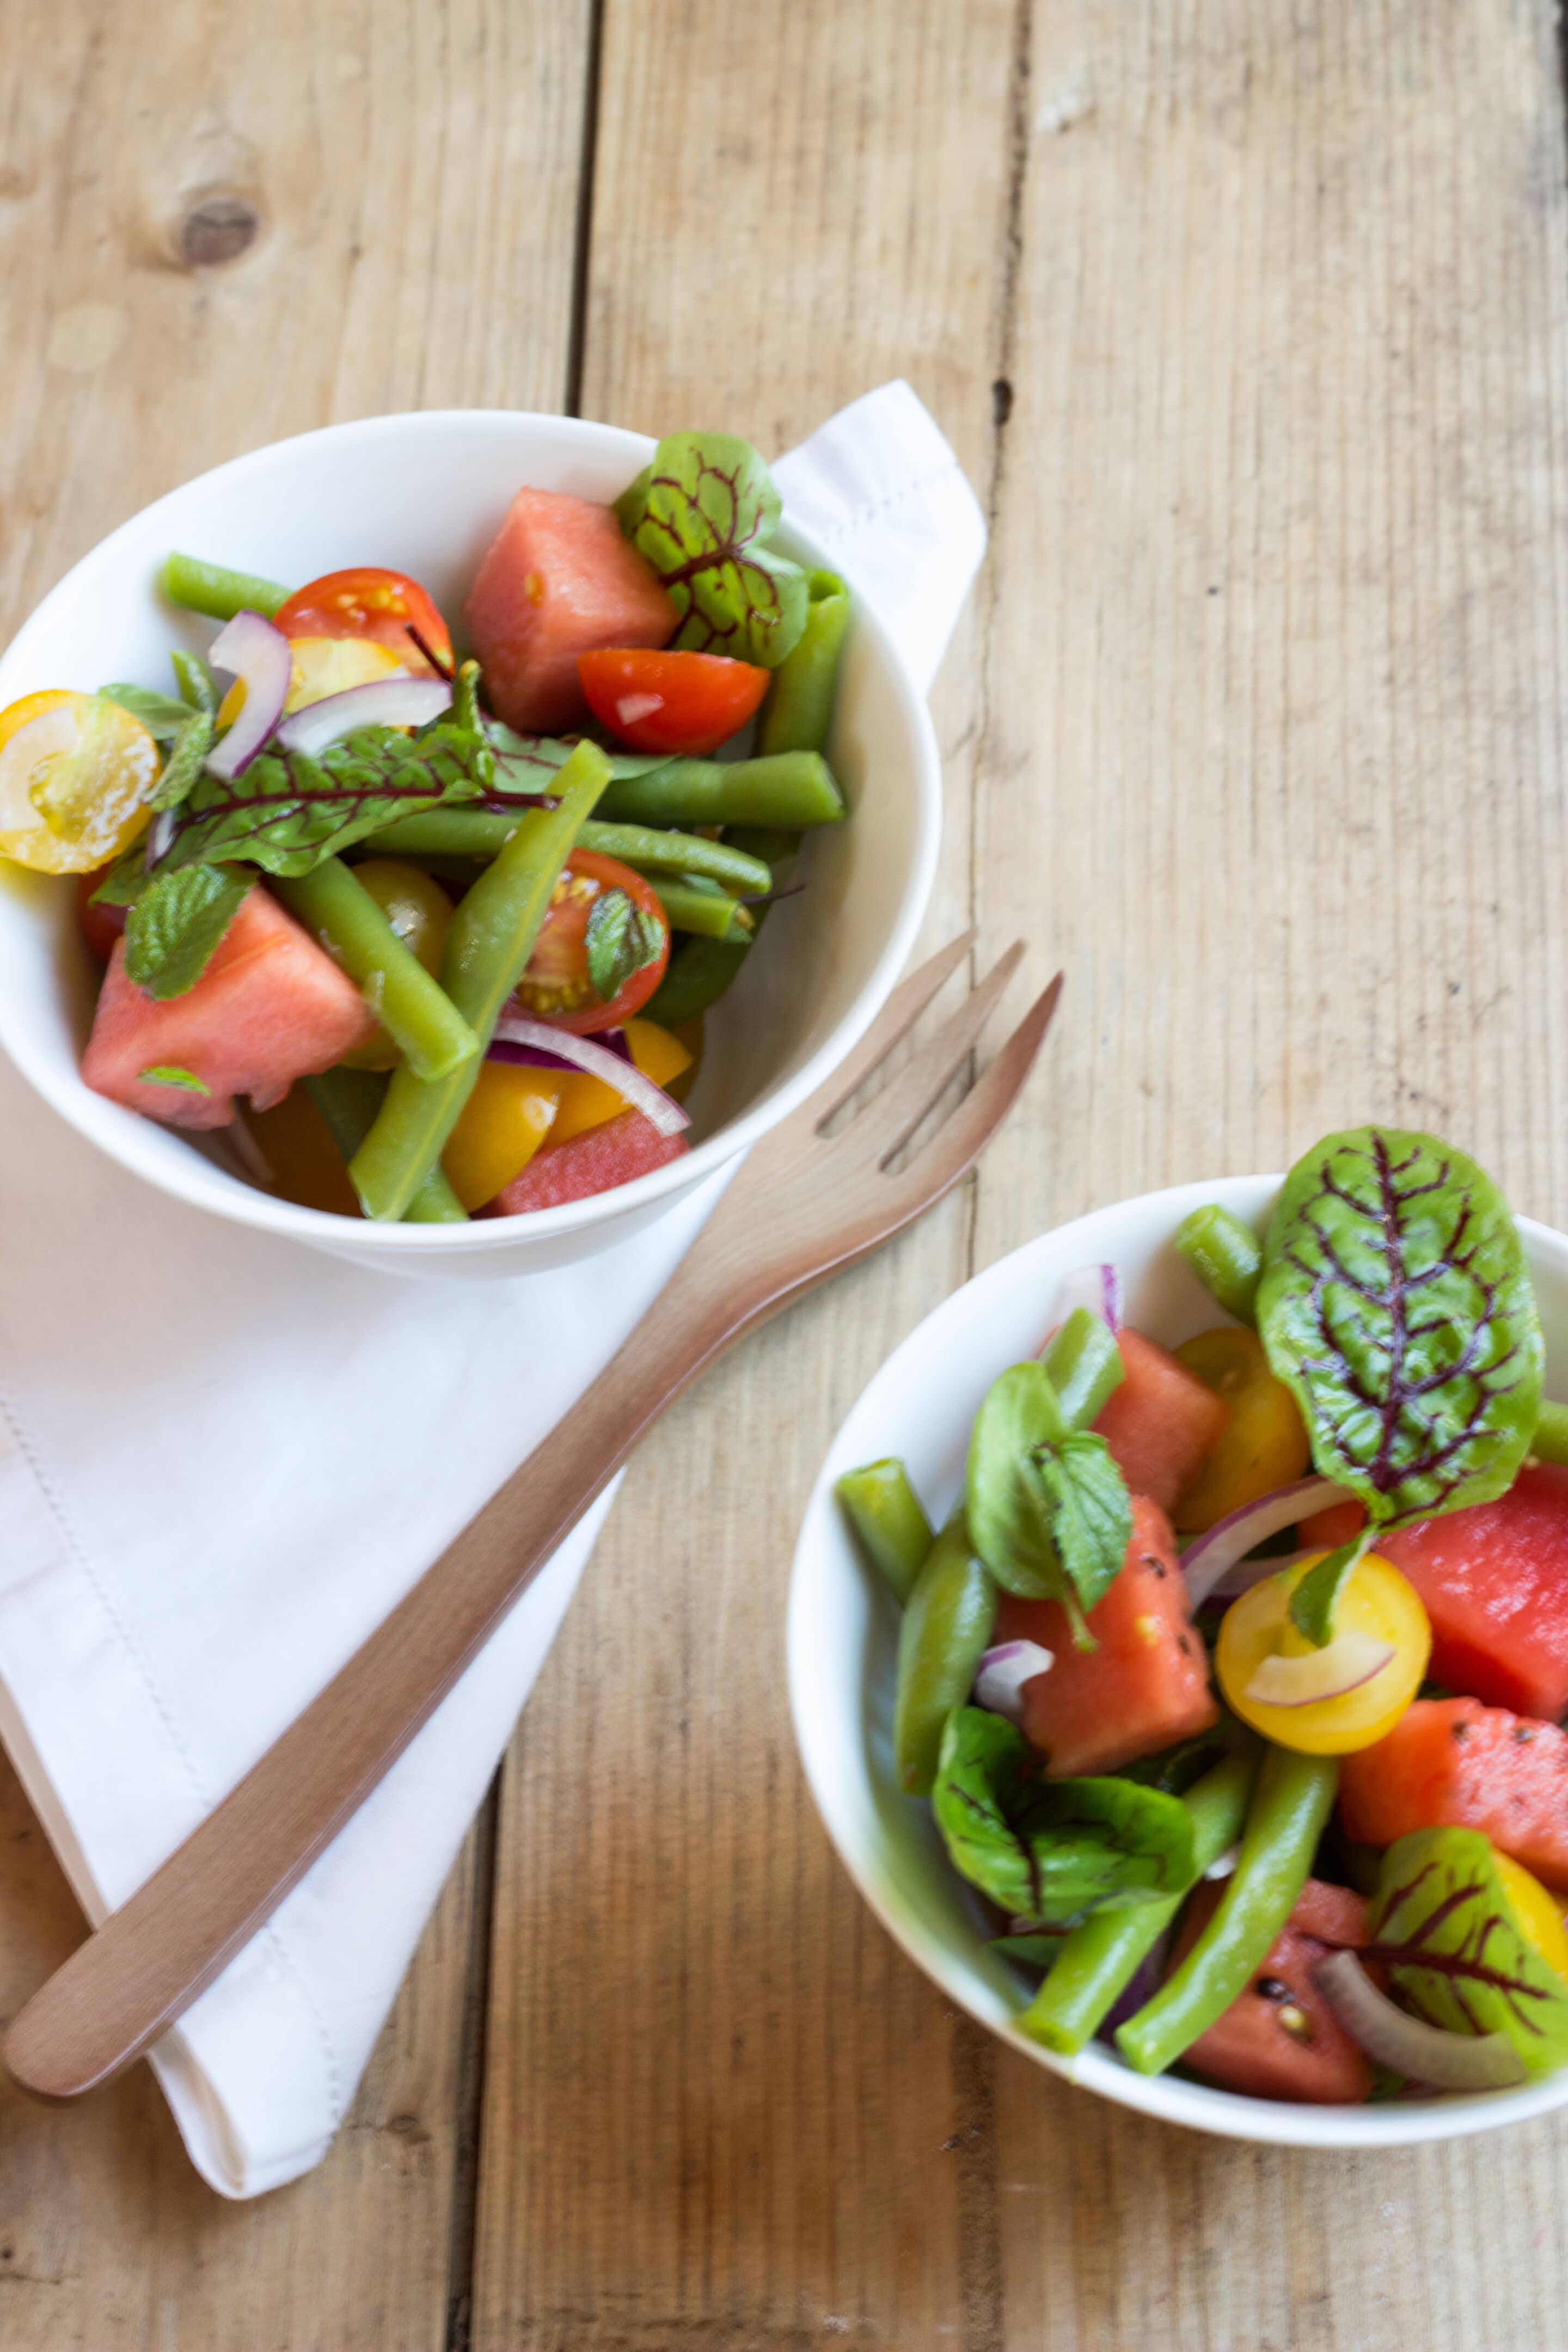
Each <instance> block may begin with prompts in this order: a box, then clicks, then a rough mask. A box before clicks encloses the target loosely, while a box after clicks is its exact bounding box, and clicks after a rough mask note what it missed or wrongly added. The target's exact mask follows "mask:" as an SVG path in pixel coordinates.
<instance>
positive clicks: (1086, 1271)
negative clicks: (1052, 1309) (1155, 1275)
mask: <svg viewBox="0 0 1568 2352" xmlns="http://www.w3.org/2000/svg"><path fill="white" fill-rule="evenodd" d="M1074 1307H1088V1309H1089V1313H1090V1314H1091V1315H1098V1316H1099V1318H1100V1321H1101V1322H1102V1323H1108V1324H1109V1325H1110V1328H1111V1330H1112V1331H1120V1330H1121V1276H1120V1275H1119V1274H1118V1272H1117V1271H1116V1268H1115V1267H1114V1266H1113V1265H1080V1266H1079V1267H1078V1268H1076V1270H1075V1271H1074V1272H1073V1273H1071V1274H1065V1275H1063V1276H1062V1279H1061V1284H1060V1286H1059V1287H1058V1291H1057V1328H1058V1330H1059V1329H1060V1328H1061V1326H1062V1325H1063V1324H1064V1323H1065V1322H1066V1321H1067V1319H1068V1316H1069V1315H1070V1314H1071V1313H1072V1311H1073V1309H1074Z"/></svg>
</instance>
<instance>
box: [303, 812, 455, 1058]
mask: <svg viewBox="0 0 1568 2352" xmlns="http://www.w3.org/2000/svg"><path fill="white" fill-rule="evenodd" d="M273 887H275V889H276V890H277V892H278V895H279V898H281V899H282V901H283V903H284V905H285V906H286V907H287V908H289V911H290V913H292V914H294V915H297V916H298V917H299V919H300V922H302V923H303V924H304V926H305V928H306V929H307V930H308V931H310V933H311V935H312V936H313V937H314V938H315V939H317V940H320V942H321V946H322V947H323V948H325V950H326V951H327V953H328V954H329V955H330V956H331V959H332V961H333V962H334V963H335V964H337V965H339V966H340V967H341V969H342V971H346V972H347V974H348V976H349V978H350V979H351V980H352V981H353V984H354V986H355V987H356V988H357V989H358V990H359V992H360V994H361V995H362V996H363V999H364V1001H365V1003H367V1004H368V1005H369V1007H370V1009H371V1011H372V1012H373V1013H374V1014H375V1016H376V1018H377V1020H378V1021H379V1022H380V1023H381V1024H382V1026H383V1028H384V1029H385V1031H386V1032H387V1034H388V1035H389V1036H390V1037H391V1039H392V1041H393V1043H394V1045H395V1046H396V1047H397V1049H398V1051H399V1053H400V1054H401V1055H403V1058H404V1060H405V1062H406V1063H407V1065H408V1066H409V1068H410V1069H411V1070H412V1071H413V1073H414V1075H415V1076H416V1077H417V1078H444V1077H445V1076H447V1071H448V1070H455V1069H456V1068H457V1067H458V1065H459V1063H462V1062H468V1061H472V1060H473V1058H474V1056H475V1055H477V1054H478V1052H479V1039H478V1038H477V1037H476V1036H475V1034H474V1033H473V1031H472V1030H471V1029H470V1028H469V1026H468V1023H467V1022H466V1021H465V1020H464V1018H463V1016H462V1014H461V1013H459V1012H458V1008H457V1006H456V1005H455V1004H454V1003H452V1000H451V998H450V997H449V996H448V995H447V992H446V991H445V989H444V988H443V987H442V986H441V984H440V982H439V981H437V980H432V978H431V977H430V974H429V973H428V972H427V971H426V969H425V967H424V965H423V964H422V963H421V962H420V961H419V959H418V957H417V956H416V954H415V953H414V952H413V950H411V949H410V948H409V947H407V946H406V945H405V942H404V941H403V940H400V939H399V938H398V936H397V933H396V932H395V930H394V929H393V928H392V925H391V924H390V923H389V922H388V921H387V919H386V917H385V915H384V913H383V912H382V910H381V908H379V907H378V906H377V905H376V902H375V900H374V898H372V897H371V895H370V892H369V891H368V890H367V889H365V888H364V887H363V884H361V883H359V882H356V881H355V879H354V875H353V867H352V866H345V865H344V864H343V861H342V858H341V857H323V858H322V860H321V864H320V865H319V866H312V868H311V870H310V873H309V874H298V875H279V877H276V879H275V882H274V886H273Z"/></svg>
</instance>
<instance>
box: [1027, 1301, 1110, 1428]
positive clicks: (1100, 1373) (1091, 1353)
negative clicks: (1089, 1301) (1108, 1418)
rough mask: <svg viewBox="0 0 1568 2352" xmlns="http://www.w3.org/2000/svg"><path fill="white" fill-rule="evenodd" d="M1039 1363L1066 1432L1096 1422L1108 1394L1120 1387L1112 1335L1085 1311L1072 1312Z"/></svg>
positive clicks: (1097, 1319) (1086, 1309)
mask: <svg viewBox="0 0 1568 2352" xmlns="http://www.w3.org/2000/svg"><path fill="white" fill-rule="evenodd" d="M1042 1361H1043V1362H1044V1364H1045V1368H1046V1370H1047V1372H1048V1373H1049V1374H1050V1380H1051V1386H1052V1388H1054V1389H1055V1391H1056V1392H1057V1402H1058V1404H1059V1405H1060V1407H1061V1409H1062V1419H1063V1420H1064V1421H1065V1422H1066V1423H1067V1425H1068V1428H1069V1429H1088V1428H1089V1426H1090V1424H1091V1423H1094V1422H1096V1421H1098V1420H1099V1418H1100V1412H1102V1410H1103V1409H1104V1406H1105V1402H1106V1400H1107V1398H1108V1397H1109V1396H1110V1392H1111V1391H1112V1390H1113V1389H1117V1388H1120V1387H1121V1381H1122V1373H1123V1368H1122V1362H1121V1349H1120V1348H1119V1347H1118V1346H1117V1344H1116V1338H1115V1334H1114V1333H1113V1332H1112V1330H1111V1328H1110V1325H1109V1324H1108V1323H1104V1322H1102V1321H1101V1320H1100V1317H1099V1316H1098V1315H1091V1314H1090V1313H1089V1308H1088V1307H1074V1308H1073V1311H1072V1313H1071V1314H1070V1315H1069V1316H1068V1319H1067V1321H1066V1322H1065V1323H1064V1324H1063V1325H1062V1328H1061V1329H1060V1330H1059V1331H1058V1333H1057V1334H1056V1336H1055V1337H1054V1339H1052V1341H1051V1343H1050V1346H1049V1347H1048V1348H1047V1349H1046V1352H1045V1355H1044V1357H1043V1359H1042Z"/></svg>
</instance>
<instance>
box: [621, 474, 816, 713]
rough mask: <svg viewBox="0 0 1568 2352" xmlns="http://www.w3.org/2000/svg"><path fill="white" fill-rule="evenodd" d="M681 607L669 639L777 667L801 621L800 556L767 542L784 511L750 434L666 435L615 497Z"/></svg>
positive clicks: (625, 524)
mask: <svg viewBox="0 0 1568 2352" xmlns="http://www.w3.org/2000/svg"><path fill="white" fill-rule="evenodd" d="M781 512H782V508H781V506H780V501H779V494H778V492H777V490H775V489H774V488H773V478H772V476H771V475H770V474H769V472H768V469H767V467H765V466H764V465H763V461H762V459H761V457H758V455H757V453H756V451H755V450H754V449H753V448H752V445H751V443H750V442H749V441H741V440H738V439H737V438H736V436H734V435H733V434H732V433H672V434H671V435H670V436H669V437H668V440H665V441H661V442H660V443H659V445H658V448H657V449H656V450H655V452H654V457H653V463H652V465H651V466H649V467H647V468H646V469H645V470H644V471H643V472H642V473H640V474H639V475H638V476H637V480H636V481H635V482H633V483H632V485H631V487H630V488H629V489H626V490H624V491H623V492H622V494H621V496H620V498H619V499H617V500H616V513H617V514H618V515H619V517H620V520H621V529H622V530H624V531H625V532H626V536H627V538H628V539H629V540H630V541H632V543H633V545H634V546H635V547H637V549H638V550H639V551H640V552H641V553H642V554H644V555H646V556H647V560H648V562H650V563H651V564H652V566H653V568H654V570H655V571H656V572H658V576H659V578H660V579H661V580H662V581H663V583H664V584H665V587H666V588H667V589H668V592H669V596H670V600H671V602H672V603H673V604H674V606H675V609H676V611H677V612H678V613H679V614H680V625H679V628H678V629H677V630H676V633H675V635H674V636H673V637H672V638H671V639H670V644H671V645H672V646H684V647H687V648H689V649H691V650H694V651H696V652H698V653H712V654H730V655H733V656H735V657H736V658H737V659H739V660H741V661H749V662H760V663H761V664H762V666H763V668H764V669H776V668H777V667H778V666H779V664H780V662H782V661H783V660H784V656H785V655H786V654H788V653H790V652H792V651H793V649H794V647H795V644H796V642H797V640H798V639H799V637H800V635H801V633H802V631H803V630H804V629H805V615H806V607H807V604H808V602H809V594H808V590H807V585H806V576H805V572H803V571H802V570H801V568H800V566H799V564H798V563H792V562H790V561H789V559H788V557H787V556H783V555H780V554H778V553H777V552H776V551H774V550H773V548H771V547H769V546H768V544H767V541H768V540H769V539H770V538H771V537H772V535H773V530H775V528H776V526H777V523H778V520H779V516H780V513H781Z"/></svg>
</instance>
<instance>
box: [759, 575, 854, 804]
mask: <svg viewBox="0 0 1568 2352" xmlns="http://www.w3.org/2000/svg"><path fill="white" fill-rule="evenodd" d="M806 593H807V594H808V595H809V597H810V599H811V602H810V603H809V604H807V606H806V608H805V628H804V630H803V631H802V632H801V635H799V637H798V638H797V639H796V640H795V645H794V646H793V647H792V648H791V650H790V651H789V652H788V653H787V654H786V655H785V656H784V659H783V661H782V662H780V664H779V666H778V667H777V669H775V670H774V672H773V684H772V686H770V687H769V688H768V698H767V700H766V701H765V702H764V703H763V719H762V726H761V729H760V730H759V732H758V736H757V749H758V751H760V752H761V753H762V754H763V757H764V758H768V757H770V756H771V755H772V754H773V752H775V751H826V749H827V735H828V730H829V728H830V727H831V726H832V724H833V694H834V688H836V686H837V683H838V656H839V653H840V651H841V650H842V647H843V644H844V632H845V629H846V628H847V625H848V622H849V591H848V589H847V587H846V586H845V584H844V583H843V581H842V580H840V578H839V577H838V574H837V572H809V573H808V574H807V576H806Z"/></svg>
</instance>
